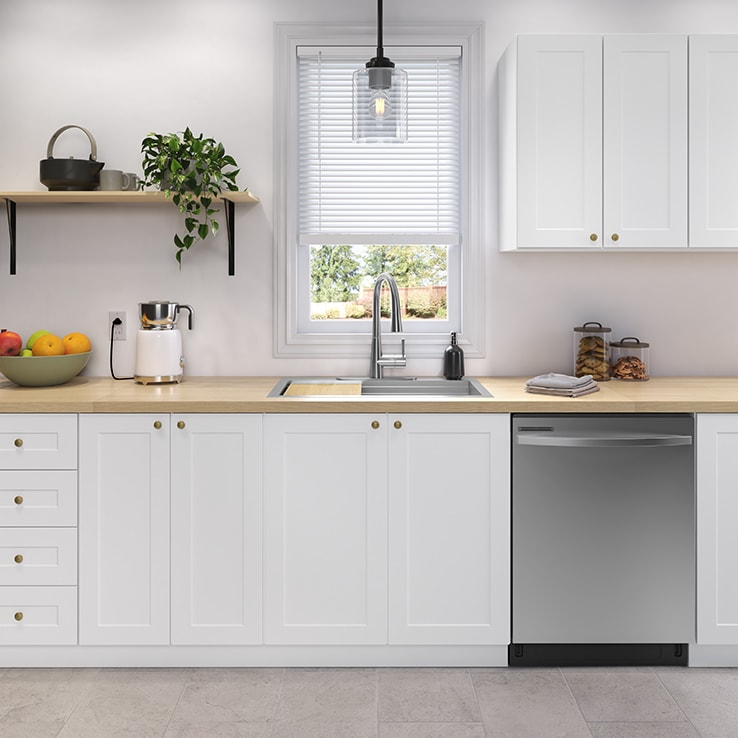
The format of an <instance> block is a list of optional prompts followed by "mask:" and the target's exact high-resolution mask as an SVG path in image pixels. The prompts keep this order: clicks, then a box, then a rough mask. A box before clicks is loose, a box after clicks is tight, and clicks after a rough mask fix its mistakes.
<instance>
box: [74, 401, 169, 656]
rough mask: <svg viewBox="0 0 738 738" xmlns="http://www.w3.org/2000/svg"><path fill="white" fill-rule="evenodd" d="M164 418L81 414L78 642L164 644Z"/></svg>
mask: <svg viewBox="0 0 738 738" xmlns="http://www.w3.org/2000/svg"><path fill="white" fill-rule="evenodd" d="M169 436H170V433H169V416H168V415H167V414H165V413H161V414H143V415H138V414H135V415H134V414H123V413H116V414H113V415H106V414H84V415H80V419H79V642H80V643H81V644H84V645H134V644H135V645H154V644H168V643H169Z"/></svg>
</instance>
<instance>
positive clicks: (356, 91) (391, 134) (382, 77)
mask: <svg viewBox="0 0 738 738" xmlns="http://www.w3.org/2000/svg"><path fill="white" fill-rule="evenodd" d="M353 111H354V112H353V139H354V141H356V142H358V143H403V142H405V141H407V72H405V70H403V69H397V68H396V67H394V66H391V67H390V66H377V67H364V68H363V69H357V70H356V71H355V72H354V86H353Z"/></svg>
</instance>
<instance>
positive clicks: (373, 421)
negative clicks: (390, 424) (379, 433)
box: [372, 420, 379, 430]
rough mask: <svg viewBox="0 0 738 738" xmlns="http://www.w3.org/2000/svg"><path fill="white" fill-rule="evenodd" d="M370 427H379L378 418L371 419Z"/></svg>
mask: <svg viewBox="0 0 738 738" xmlns="http://www.w3.org/2000/svg"><path fill="white" fill-rule="evenodd" d="M372 428H374V430H377V428H379V421H378V420H372Z"/></svg>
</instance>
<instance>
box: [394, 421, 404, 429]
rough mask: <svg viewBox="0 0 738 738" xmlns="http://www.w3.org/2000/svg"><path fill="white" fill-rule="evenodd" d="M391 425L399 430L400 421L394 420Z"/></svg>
mask: <svg viewBox="0 0 738 738" xmlns="http://www.w3.org/2000/svg"><path fill="white" fill-rule="evenodd" d="M393 425H394V426H395V428H397V430H400V428H402V423H401V422H400V421H399V420H395V422H394V423H393Z"/></svg>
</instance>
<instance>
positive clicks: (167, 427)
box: [79, 413, 262, 645]
mask: <svg viewBox="0 0 738 738" xmlns="http://www.w3.org/2000/svg"><path fill="white" fill-rule="evenodd" d="M261 423H262V420H261V415H239V414H233V415H230V414H228V415H209V414H202V415H201V414H187V415H171V416H170V415H169V414H167V413H162V414H146V415H126V414H115V415H101V414H92V415H82V416H81V417H80V476H79V495H80V542H79V548H80V562H79V569H80V643H83V644H86V645H168V644H169V643H173V644H177V645H221V644H224V645H243V644H253V643H261V607H262V600H261V566H262V556H261V525H262V522H261V486H262V481H261V463H262V461H261V457H262V448H261ZM170 531H171V538H170Z"/></svg>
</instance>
